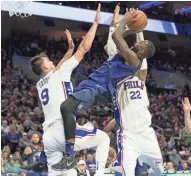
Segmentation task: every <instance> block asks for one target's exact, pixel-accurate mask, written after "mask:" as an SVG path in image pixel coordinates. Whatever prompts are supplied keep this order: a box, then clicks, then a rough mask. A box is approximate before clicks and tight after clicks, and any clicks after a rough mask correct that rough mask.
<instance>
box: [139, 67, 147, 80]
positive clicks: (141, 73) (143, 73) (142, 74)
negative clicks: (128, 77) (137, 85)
mask: <svg viewBox="0 0 191 176" xmlns="http://www.w3.org/2000/svg"><path fill="white" fill-rule="evenodd" d="M147 72H148V70H147V69H145V70H140V71H139V72H138V77H139V79H140V80H141V81H144V82H146V79H147Z"/></svg>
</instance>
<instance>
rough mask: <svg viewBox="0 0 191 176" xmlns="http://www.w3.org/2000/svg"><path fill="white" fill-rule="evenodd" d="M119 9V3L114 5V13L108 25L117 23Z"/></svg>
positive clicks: (111, 25)
mask: <svg viewBox="0 0 191 176" xmlns="http://www.w3.org/2000/svg"><path fill="white" fill-rule="evenodd" d="M119 11H120V6H119V4H117V5H116V7H115V11H114V15H113V18H112V21H111V24H110V27H116V26H117V24H118V23H119Z"/></svg>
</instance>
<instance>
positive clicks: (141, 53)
mask: <svg viewBox="0 0 191 176" xmlns="http://www.w3.org/2000/svg"><path fill="white" fill-rule="evenodd" d="M132 50H133V51H134V52H135V53H136V54H137V56H138V57H139V59H144V58H150V57H152V56H153V55H154V53H155V47H154V45H153V43H152V42H150V41H149V40H143V41H140V42H137V43H136V44H135V46H134V47H133V48H132Z"/></svg>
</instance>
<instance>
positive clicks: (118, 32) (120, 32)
mask: <svg viewBox="0 0 191 176" xmlns="http://www.w3.org/2000/svg"><path fill="white" fill-rule="evenodd" d="M126 24H127V21H126V19H125V17H124V18H123V19H122V20H121V21H120V24H119V26H118V27H117V29H116V30H115V32H114V33H113V35H112V37H113V40H114V42H115V39H116V38H120V39H121V38H123V35H124V32H125V26H126Z"/></svg>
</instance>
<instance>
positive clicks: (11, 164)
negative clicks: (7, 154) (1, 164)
mask: <svg viewBox="0 0 191 176" xmlns="http://www.w3.org/2000/svg"><path fill="white" fill-rule="evenodd" d="M4 171H5V173H16V174H19V173H20V172H21V169H20V164H18V163H16V162H15V159H14V158H10V159H9V160H8V161H7V162H6V164H5V168H4Z"/></svg>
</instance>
